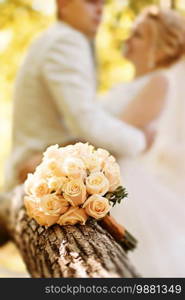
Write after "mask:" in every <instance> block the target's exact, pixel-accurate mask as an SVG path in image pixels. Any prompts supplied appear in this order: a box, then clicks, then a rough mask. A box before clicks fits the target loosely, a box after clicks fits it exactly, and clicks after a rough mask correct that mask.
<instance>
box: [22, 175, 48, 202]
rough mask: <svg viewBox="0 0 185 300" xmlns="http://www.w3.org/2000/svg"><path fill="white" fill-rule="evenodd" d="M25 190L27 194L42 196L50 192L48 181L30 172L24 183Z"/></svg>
mask: <svg viewBox="0 0 185 300" xmlns="http://www.w3.org/2000/svg"><path fill="white" fill-rule="evenodd" d="M24 191H25V193H26V194H27V195H34V196H36V197H42V196H44V195H46V194H49V193H50V189H49V187H48V185H47V181H46V180H45V179H42V178H39V177H37V176H34V175H33V174H28V178H27V180H26V181H25V184H24Z"/></svg>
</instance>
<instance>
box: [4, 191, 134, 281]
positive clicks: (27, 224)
mask: <svg viewBox="0 0 185 300" xmlns="http://www.w3.org/2000/svg"><path fill="white" fill-rule="evenodd" d="M23 196H24V193H23V188H22V186H19V187H18V188H16V189H15V190H14V192H13V193H10V194H9V195H8V194H7V195H6V196H4V197H3V199H1V207H0V220H1V228H3V230H4V231H5V230H6V232H7V233H8V234H9V235H10V237H11V238H12V239H13V241H14V242H15V243H16V245H17V247H18V249H19V251H20V253H21V255H22V258H23V260H24V262H25V264H26V267H27V269H28V272H29V273H30V275H31V277H33V278H40V277H42V278H57V277H63V278H65V277H70V278H84V277H85V278H95V277H98V278H106V277H121V278H123V277H138V276H139V275H138V273H137V272H136V271H135V268H134V267H133V266H132V265H131V263H130V261H129V260H128V257H127V254H126V252H125V251H124V250H123V248H122V247H121V246H120V245H119V244H118V243H117V242H116V241H115V239H114V238H113V237H112V236H111V235H110V234H109V233H108V232H107V231H106V230H104V229H103V228H102V227H101V226H100V225H99V224H98V223H97V222H96V221H94V220H90V221H88V222H87V224H86V225H85V226H82V225H76V226H63V227H61V226H59V225H53V226H51V227H49V228H48V227H45V226H40V225H38V224H37V223H36V221H35V220H33V219H30V218H29V217H28V216H27V214H26V212H25V209H24V207H23Z"/></svg>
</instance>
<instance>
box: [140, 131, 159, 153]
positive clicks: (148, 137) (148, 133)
mask: <svg viewBox="0 0 185 300" xmlns="http://www.w3.org/2000/svg"><path fill="white" fill-rule="evenodd" d="M143 132H144V134H145V137H146V142H147V147H146V151H148V150H149V149H150V148H151V147H152V145H153V143H154V140H155V137H156V133H157V132H156V129H155V128H154V127H150V126H146V127H145V128H143Z"/></svg>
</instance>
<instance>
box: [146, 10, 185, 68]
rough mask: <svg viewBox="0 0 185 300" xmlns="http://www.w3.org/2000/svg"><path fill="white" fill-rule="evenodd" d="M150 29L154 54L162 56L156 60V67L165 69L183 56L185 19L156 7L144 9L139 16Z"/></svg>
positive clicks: (184, 51)
mask: <svg viewBox="0 0 185 300" xmlns="http://www.w3.org/2000/svg"><path fill="white" fill-rule="evenodd" d="M140 18H141V19H142V21H143V22H145V23H146V24H147V25H149V26H150V27H151V32H152V34H153V39H154V41H153V42H154V47H155V52H157V51H161V50H162V52H163V54H164V55H162V58H160V59H158V60H157V59H156V61H155V65H156V67H167V66H170V65H171V64H173V63H174V62H176V61H177V60H178V59H180V58H181V57H182V56H183V55H184V54H185V18H184V17H183V16H181V15H180V14H179V13H178V12H176V11H173V10H171V9H162V8H160V7H156V6H150V7H148V8H146V9H145V10H144V11H143V12H142V13H141V15H140Z"/></svg>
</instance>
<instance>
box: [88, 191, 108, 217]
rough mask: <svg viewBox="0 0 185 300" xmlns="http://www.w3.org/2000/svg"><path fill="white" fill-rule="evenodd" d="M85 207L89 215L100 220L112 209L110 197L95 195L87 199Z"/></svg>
mask: <svg viewBox="0 0 185 300" xmlns="http://www.w3.org/2000/svg"><path fill="white" fill-rule="evenodd" d="M83 208H84V209H85V211H86V213H87V214H88V215H89V216H91V217H93V218H95V219H97V220H98V219H102V218H104V217H105V216H106V215H107V213H108V212H109V211H110V209H111V206H110V204H109V201H108V199H106V198H105V197H102V196H100V195H93V196H91V197H89V198H88V199H87V201H86V202H85V203H84V205H83Z"/></svg>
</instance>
